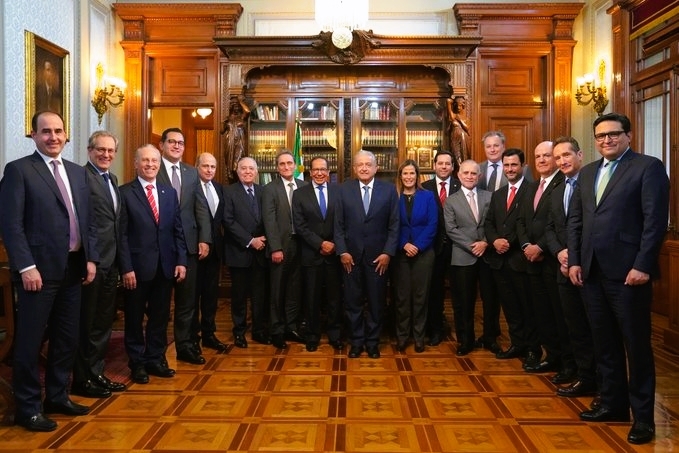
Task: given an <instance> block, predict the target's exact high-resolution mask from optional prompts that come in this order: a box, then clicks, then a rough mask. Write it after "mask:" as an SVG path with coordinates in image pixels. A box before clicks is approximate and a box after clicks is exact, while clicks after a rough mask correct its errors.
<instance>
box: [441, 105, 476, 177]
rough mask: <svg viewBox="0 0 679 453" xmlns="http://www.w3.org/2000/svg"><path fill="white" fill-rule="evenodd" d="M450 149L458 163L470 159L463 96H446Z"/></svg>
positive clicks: (467, 126) (465, 106) (469, 137)
mask: <svg viewBox="0 0 679 453" xmlns="http://www.w3.org/2000/svg"><path fill="white" fill-rule="evenodd" d="M447 104H448V120H449V123H450V124H449V134H450V135H449V138H450V151H451V153H452V154H453V156H455V159H456V160H457V161H458V164H459V163H462V162H463V161H465V160H466V159H471V155H472V149H471V135H470V133H469V131H470V128H469V120H468V119H467V101H466V99H465V98H464V97H463V96H455V97H453V98H448V100H447Z"/></svg>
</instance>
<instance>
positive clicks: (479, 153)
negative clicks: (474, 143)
mask: <svg viewBox="0 0 679 453" xmlns="http://www.w3.org/2000/svg"><path fill="white" fill-rule="evenodd" d="M483 112H484V116H485V117H486V122H485V123H484V127H485V128H486V129H484V130H489V131H502V133H503V134H504V135H505V138H506V142H505V144H506V147H507V148H519V149H521V150H523V152H524V153H525V155H526V162H527V163H528V164H529V165H531V168H532V167H534V165H532V164H533V162H534V160H535V153H534V152H533V151H534V150H533V148H534V147H535V146H534V145H532V144H533V143H534V142H535V141H536V140H537V138H536V137H539V136H540V133H541V131H542V129H543V127H542V123H543V121H542V115H543V113H542V109H539V108H531V107H511V108H508V107H492V108H484V109H483ZM474 155H475V158H476V160H477V161H481V160H485V158H486V156H485V154H484V151H483V149H482V147H481V146H480V145H479V146H478V147H476V148H475V149H474Z"/></svg>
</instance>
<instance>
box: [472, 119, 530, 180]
mask: <svg viewBox="0 0 679 453" xmlns="http://www.w3.org/2000/svg"><path fill="white" fill-rule="evenodd" d="M481 143H483V150H484V151H485V152H486V160H484V161H483V162H481V164H480V167H481V175H480V177H479V189H482V190H487V191H489V192H495V191H496V190H497V189H499V188H500V187H502V186H506V185H507V177H506V176H505V174H504V172H503V171H502V153H503V152H504V151H505V134H503V133H502V132H500V131H488V132H486V133H485V134H483V137H482V138H481ZM523 177H524V179H525V180H526V181H528V182H532V181H533V173H532V172H531V171H530V168H529V167H528V164H524V165H523Z"/></svg>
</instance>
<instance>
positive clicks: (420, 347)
mask: <svg viewBox="0 0 679 453" xmlns="http://www.w3.org/2000/svg"><path fill="white" fill-rule="evenodd" d="M415 352H417V353H418V354H419V353H421V352H424V342H422V343H418V342H417V341H416V342H415Z"/></svg>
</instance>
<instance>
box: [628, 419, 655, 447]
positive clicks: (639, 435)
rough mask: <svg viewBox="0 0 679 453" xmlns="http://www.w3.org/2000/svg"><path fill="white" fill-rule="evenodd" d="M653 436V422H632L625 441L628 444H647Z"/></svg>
mask: <svg viewBox="0 0 679 453" xmlns="http://www.w3.org/2000/svg"><path fill="white" fill-rule="evenodd" d="M654 436H655V425H654V424H653V423H644V422H634V424H633V425H632V429H630V430H629V434H628V435H627V442H629V443H630V444H637V445H638V444H647V443H649V442H650V441H652V440H653V437H654Z"/></svg>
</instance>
